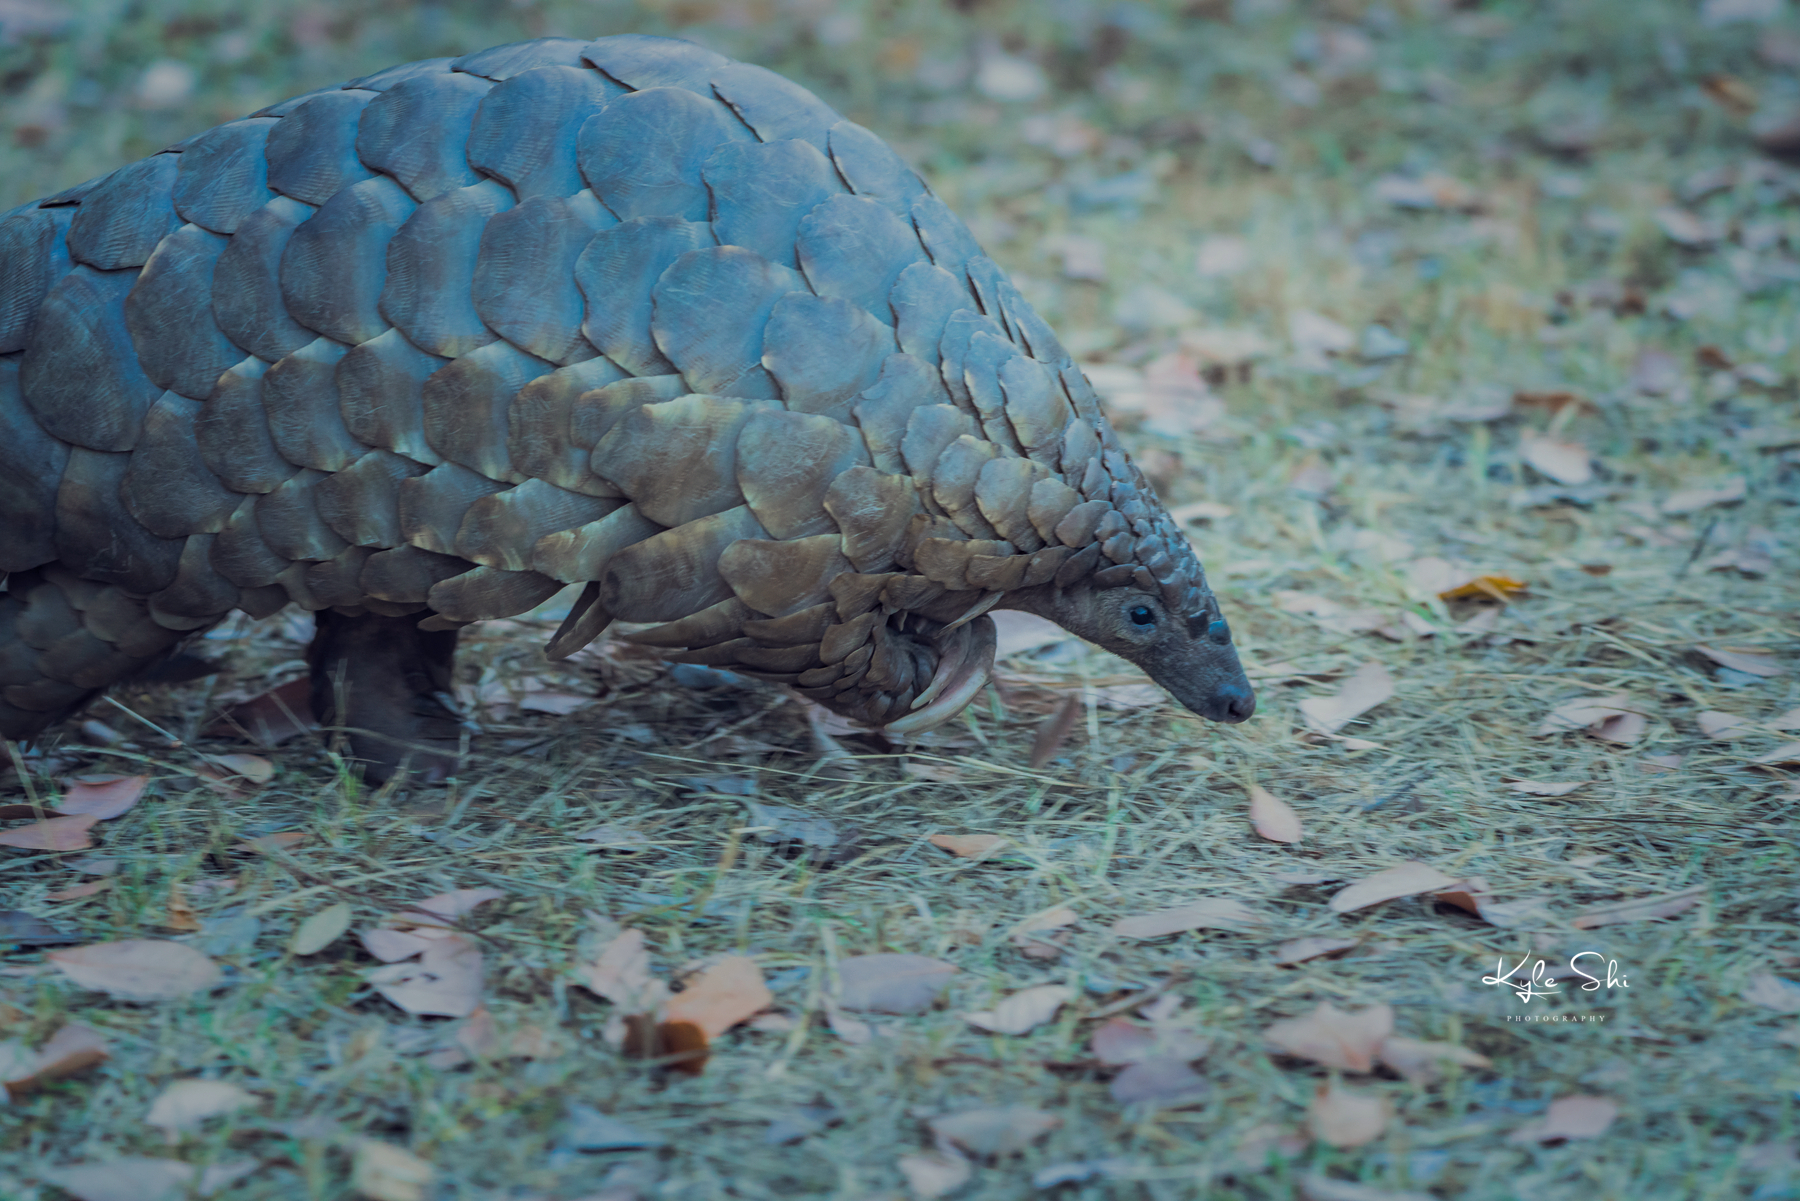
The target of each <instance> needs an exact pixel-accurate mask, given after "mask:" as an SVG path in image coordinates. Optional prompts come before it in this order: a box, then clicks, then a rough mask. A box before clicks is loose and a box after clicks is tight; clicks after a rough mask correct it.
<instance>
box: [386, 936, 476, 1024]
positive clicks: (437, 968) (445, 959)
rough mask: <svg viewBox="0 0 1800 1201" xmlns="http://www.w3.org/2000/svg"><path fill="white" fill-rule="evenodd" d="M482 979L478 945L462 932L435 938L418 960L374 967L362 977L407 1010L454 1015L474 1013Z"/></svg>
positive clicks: (427, 944) (462, 1015) (428, 1013)
mask: <svg viewBox="0 0 1800 1201" xmlns="http://www.w3.org/2000/svg"><path fill="white" fill-rule="evenodd" d="M483 978H484V968H483V963H482V955H481V947H480V945H479V944H478V943H476V942H475V940H474V939H472V938H469V937H468V936H466V935H463V934H446V935H444V936H443V937H441V938H434V939H432V940H430V941H429V942H427V943H426V945H425V949H424V950H423V951H422V952H420V954H419V957H418V959H416V960H411V959H409V960H407V961H406V962H403V963H391V964H388V965H387V966H386V967H379V968H376V969H375V970H374V971H372V972H370V973H369V974H368V975H367V976H366V977H365V979H366V980H367V981H368V982H369V983H370V984H371V985H373V986H374V988H375V991H376V992H378V993H380V994H381V995H382V996H384V997H386V998H387V999H388V1000H389V1001H392V1002H393V1003H394V1004H395V1005H398V1006H399V1007H400V1008H401V1009H404V1010H405V1011H406V1012H408V1013H411V1014H419V1015H435V1016H438V1017H453V1018H461V1017H468V1016H469V1015H470V1014H471V1013H473V1012H475V1008H476V1006H478V1005H480V1004H481V989H482V984H483Z"/></svg>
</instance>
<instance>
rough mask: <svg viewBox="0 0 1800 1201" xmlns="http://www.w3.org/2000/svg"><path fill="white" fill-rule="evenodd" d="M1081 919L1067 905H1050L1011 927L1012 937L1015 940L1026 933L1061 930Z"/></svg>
mask: <svg viewBox="0 0 1800 1201" xmlns="http://www.w3.org/2000/svg"><path fill="white" fill-rule="evenodd" d="M1080 920H1081V915H1080V914H1079V913H1076V912H1075V911H1074V910H1073V909H1071V908H1069V907H1068V906H1067V905H1052V906H1050V908H1048V909H1040V910H1038V912H1036V913H1034V914H1032V915H1031V916H1030V917H1028V918H1025V919H1024V920H1022V921H1021V922H1020V923H1019V924H1018V925H1016V926H1014V927H1013V928H1012V937H1013V939H1014V940H1015V941H1016V940H1018V939H1020V938H1023V937H1025V936H1027V935H1032V934H1045V933H1048V932H1049V931H1051V930H1061V929H1062V928H1063V927H1065V926H1072V925H1074V924H1075V923H1076V922H1078V921H1080Z"/></svg>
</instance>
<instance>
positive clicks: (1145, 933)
mask: <svg viewBox="0 0 1800 1201" xmlns="http://www.w3.org/2000/svg"><path fill="white" fill-rule="evenodd" d="M1266 922H1267V919H1266V918H1265V917H1264V916H1263V915H1262V914H1260V913H1258V912H1257V911H1256V910H1254V909H1252V908H1251V907H1250V906H1248V905H1246V904H1244V903H1243V902H1242V901H1234V900H1231V899H1229V898H1227V897H1204V898H1202V899H1200V900H1198V901H1190V902H1188V903H1187V904H1185V905H1175V906H1172V907H1170V908H1168V909H1158V910H1157V911H1155V912H1154V913H1140V914H1137V915H1136V916H1133V917H1122V918H1120V919H1119V920H1118V921H1116V922H1114V923H1113V927H1112V931H1113V933H1114V934H1117V935H1118V936H1119V937H1120V938H1161V937H1163V936H1164V935H1167V934H1180V933H1182V932H1184V931H1187V930H1244V929H1247V928H1253V927H1256V926H1261V925H1264V924H1266Z"/></svg>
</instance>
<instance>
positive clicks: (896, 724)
mask: <svg viewBox="0 0 1800 1201" xmlns="http://www.w3.org/2000/svg"><path fill="white" fill-rule="evenodd" d="M964 628H965V629H967V631H968V635H969V637H968V643H967V644H966V645H967V649H966V650H965V651H964V653H963V654H962V655H960V656H956V655H953V654H951V653H946V654H945V655H944V657H943V658H941V659H939V660H938V669H937V671H936V672H935V673H934V674H933V675H932V678H931V685H930V686H929V687H928V688H927V689H926V693H930V692H931V690H932V689H933V688H936V689H937V690H938V691H937V693H936V695H935V696H934V697H933V699H932V700H931V701H930V702H929V703H928V704H926V706H925V707H924V708H922V709H914V710H913V711H912V712H911V713H908V714H907V715H906V716H905V717H902V718H900V719H899V720H898V721H890V722H888V723H887V724H886V725H885V726H883V727H882V731H883V733H887V734H918V733H922V732H923V731H925V730H929V729H932V728H933V727H935V726H941V725H943V724H944V723H945V722H947V721H949V720H950V719H951V718H953V717H955V716H956V715H957V714H958V713H961V712H962V710H963V707H964V706H965V705H967V704H968V703H969V702H970V701H972V700H974V699H975V694H976V693H978V692H980V691H981V689H982V687H983V686H984V685H985V684H986V683H987V682H988V677H989V676H990V675H991V674H992V673H993V670H994V651H995V648H996V647H997V645H998V640H997V639H998V636H997V632H996V631H995V629H994V622H993V619H992V618H989V617H986V616H982V617H979V618H977V619H976V620H974V621H972V622H970V623H969V624H968V626H966V627H964ZM953 659H954V660H955V663H954V665H952V660H953ZM940 680H941V681H943V683H942V685H941V686H940V684H939V681H940Z"/></svg>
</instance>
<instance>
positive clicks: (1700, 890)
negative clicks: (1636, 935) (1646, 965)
mask: <svg viewBox="0 0 1800 1201" xmlns="http://www.w3.org/2000/svg"><path fill="white" fill-rule="evenodd" d="M1708 887H1709V886H1708V885H1705V884H1696V885H1694V886H1693V887H1692V888H1684V889H1682V890H1681V891H1680V892H1671V893H1667V894H1665V895H1663V896H1659V897H1636V898H1634V899H1632V900H1629V901H1614V902H1613V903H1612V904H1610V905H1595V906H1593V907H1592V908H1588V909H1583V910H1582V911H1581V912H1580V913H1578V914H1576V915H1575V920H1574V922H1573V925H1574V926H1575V928H1576V929H1577V930H1592V929H1593V928H1594V927H1595V926H1616V925H1618V924H1619V923H1620V922H1644V921H1650V920H1652V919H1654V918H1659V917H1674V916H1675V915H1676V914H1678V913H1684V912H1686V911H1687V910H1689V909H1692V908H1693V907H1694V906H1695V905H1698V904H1699V903H1700V899H1701V897H1703V896H1704V895H1705V894H1706V890H1707V888H1708Z"/></svg>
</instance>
